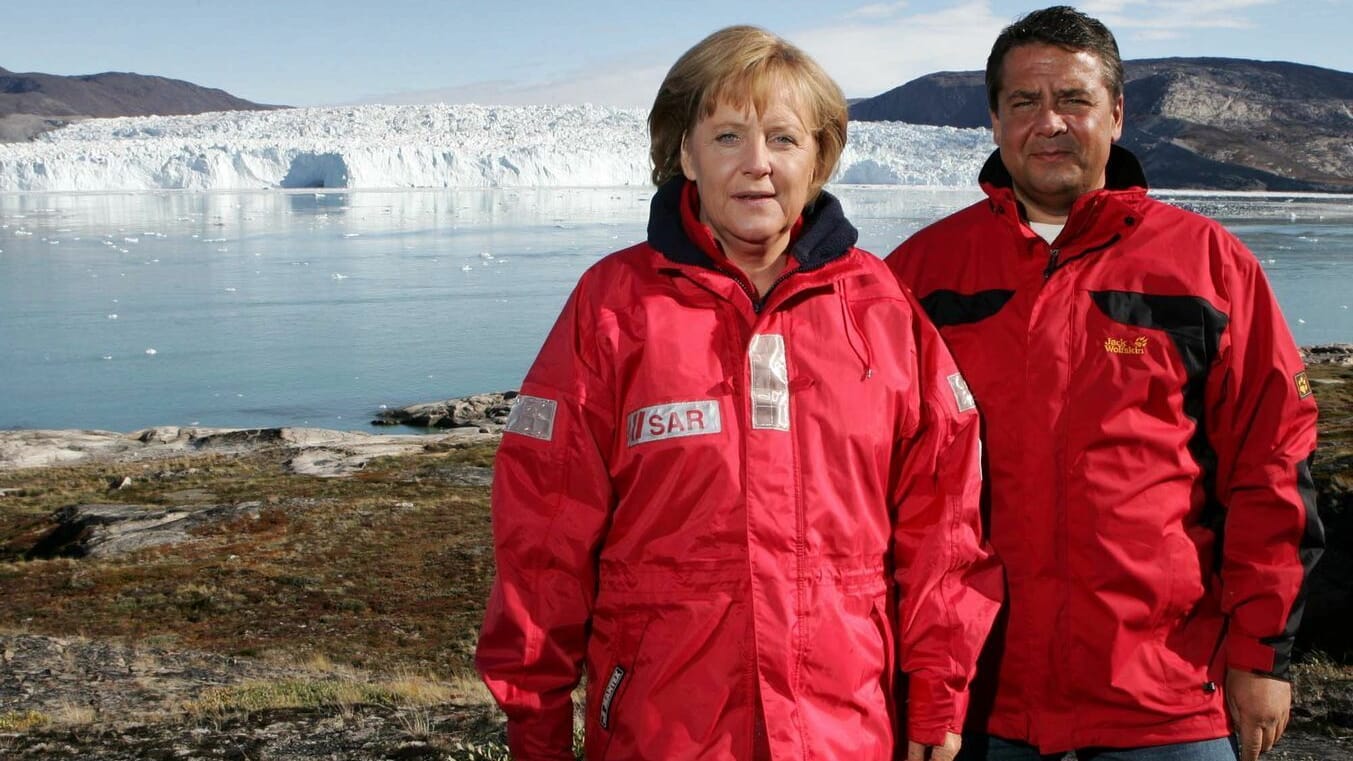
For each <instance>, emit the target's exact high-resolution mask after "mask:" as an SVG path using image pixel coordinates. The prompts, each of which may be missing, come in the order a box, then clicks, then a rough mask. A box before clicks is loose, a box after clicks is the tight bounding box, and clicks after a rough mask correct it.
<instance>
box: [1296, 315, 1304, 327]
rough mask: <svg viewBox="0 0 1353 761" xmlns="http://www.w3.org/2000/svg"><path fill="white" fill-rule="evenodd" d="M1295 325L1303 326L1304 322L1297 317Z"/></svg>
mask: <svg viewBox="0 0 1353 761" xmlns="http://www.w3.org/2000/svg"><path fill="white" fill-rule="evenodd" d="M1297 324H1298V325H1305V324H1306V321H1305V320H1303V319H1301V318H1300V317H1298V318H1297Z"/></svg>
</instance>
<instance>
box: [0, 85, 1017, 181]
mask: <svg viewBox="0 0 1353 761" xmlns="http://www.w3.org/2000/svg"><path fill="white" fill-rule="evenodd" d="M647 118H648V113H647V111H646V110H644V109H622V108H608V107H601V106H591V105H582V106H477V105H447V104H434V105H416V106H350V107H338V108H298V109H285V110H278V111H224V112H216V113H207V114H198V115H194V116H152V117H121V118H114V119H89V120H86V121H82V122H79V123H76V124H73V125H71V126H68V127H65V128H62V129H60V130H56V131H54V132H49V133H45V134H43V135H41V136H39V138H38V139H37V140H35V141H33V142H29V143H11V144H0V191H138V190H164V189H179V190H196V191H207V190H255V189H287V188H309V189H317V188H349V189H387V188H497V187H620V186H627V185H628V186H639V185H647V184H648V183H649V162H648V131H647ZM991 149H992V147H991V137H990V132H988V131H987V130H983V129H955V128H952V127H929V126H919V125H912V124H902V123H898V122H854V123H851V125H850V136H849V140H848V142H847V147H846V150H845V152H844V153H843V154H842V156H841V162H840V166H839V168H838V169H837V173H836V176H835V178H834V181H835V182H836V183H838V184H869V185H874V184H881V185H905V186H912V187H973V186H974V185H975V182H976V177H977V172H978V170H979V169H980V168H981V165H982V162H983V161H984V160H985V159H986V157H987V155H988V154H989V153H990V152H991Z"/></svg>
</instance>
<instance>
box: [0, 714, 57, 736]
mask: <svg viewBox="0 0 1353 761" xmlns="http://www.w3.org/2000/svg"><path fill="white" fill-rule="evenodd" d="M51 721H52V720H51V719H50V718H49V717H48V716H47V715H46V714H43V713H40V712H38V711H8V712H5V713H0V732H27V731H28V730H30V729H36V728H38V727H44V726H46V725H48V724H50V723H51Z"/></svg>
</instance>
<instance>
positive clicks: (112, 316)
mask: <svg viewBox="0 0 1353 761" xmlns="http://www.w3.org/2000/svg"><path fill="white" fill-rule="evenodd" d="M108 319H110V320H116V319H117V315H116V314H110V315H108Z"/></svg>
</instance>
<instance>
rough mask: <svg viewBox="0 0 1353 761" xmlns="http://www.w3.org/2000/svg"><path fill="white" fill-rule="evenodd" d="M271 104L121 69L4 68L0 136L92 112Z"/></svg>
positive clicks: (17, 135) (24, 135)
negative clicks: (60, 71)
mask: <svg viewBox="0 0 1353 761" xmlns="http://www.w3.org/2000/svg"><path fill="white" fill-rule="evenodd" d="M272 108H279V106H269V105H262V104H259V103H254V102H252V101H247V100H244V99H243V98H237V97H235V96H234V95H231V94H230V93H228V92H226V91H224V90H218V89H216V88H212V87H201V86H199V85H195V84H193V83H191V82H184V81H183V80H180V79H168V78H166V77H153V76H146V75H143V74H129V73H125V72H116V71H110V72H105V73H103V74H85V75H80V76H70V77H67V76H60V75H56V74H38V73H16V72H12V71H8V70H6V69H3V68H0V141H14V140H25V139H28V138H30V137H32V136H33V135H35V134H37V133H38V132H43V131H45V130H48V129H53V128H55V127H60V126H63V125H65V124H68V123H70V122H72V121H77V120H79V119H84V118H89V117H100V116H149V115H153V114H160V115H174V114H201V113H206V112H208V111H253V110H260V109H272Z"/></svg>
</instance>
